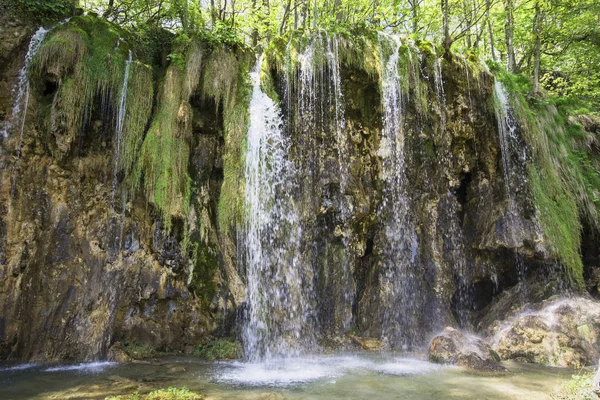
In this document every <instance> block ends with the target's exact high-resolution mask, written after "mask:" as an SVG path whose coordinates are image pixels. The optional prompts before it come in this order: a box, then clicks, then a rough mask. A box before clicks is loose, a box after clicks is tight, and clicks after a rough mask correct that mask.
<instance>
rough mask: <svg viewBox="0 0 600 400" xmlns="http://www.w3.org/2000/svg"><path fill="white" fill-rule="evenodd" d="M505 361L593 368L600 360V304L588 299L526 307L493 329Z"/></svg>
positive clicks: (576, 298)
mask: <svg viewBox="0 0 600 400" xmlns="http://www.w3.org/2000/svg"><path fill="white" fill-rule="evenodd" d="M490 333H491V336H492V347H493V348H494V350H495V351H496V352H497V353H498V354H499V355H500V357H501V358H502V359H503V360H516V361H524V362H530V363H538V364H543V365H551V366H558V367H569V368H579V367H582V366H588V365H593V364H594V363H595V362H596V361H597V360H598V357H599V356H600V340H599V338H600V302H598V301H594V300H592V299H589V298H584V297H574V298H562V299H552V300H548V301H545V302H542V303H539V304H534V305H526V306H525V307H523V308H522V309H521V311H520V312H519V313H517V314H516V315H514V316H512V317H510V318H508V319H506V320H504V321H499V322H497V323H496V324H495V325H494V326H493V327H492V328H491V329H490Z"/></svg>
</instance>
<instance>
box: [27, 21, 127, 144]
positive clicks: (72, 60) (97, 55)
mask: <svg viewBox="0 0 600 400" xmlns="http://www.w3.org/2000/svg"><path fill="white" fill-rule="evenodd" d="M119 37H120V36H119V31H118V30H117V29H116V28H114V27H113V26H112V25H111V24H109V23H106V22H102V21H100V20H98V19H95V18H90V17H77V18H74V19H73V20H72V21H71V22H69V23H67V24H65V25H63V26H61V27H59V28H57V30H55V31H53V32H52V33H51V35H50V36H49V38H48V40H46V42H44V44H43V45H42V47H41V48H40V51H39V52H38V55H37V57H36V59H35V61H34V66H33V73H35V74H37V75H39V76H41V77H49V79H53V80H55V81H57V82H58V83H59V89H58V92H57V94H56V96H55V98H54V100H53V103H52V109H51V130H52V131H53V132H58V133H60V134H61V135H67V136H68V137H70V138H76V137H77V136H78V133H79V131H80V130H81V128H82V126H83V125H84V122H86V121H84V118H85V117H86V116H89V115H91V113H92V111H93V108H94V106H95V105H96V96H97V95H100V96H102V98H103V99H109V101H110V106H112V107H113V109H116V107H117V99H118V96H114V95H113V96H110V97H109V96H108V94H109V93H110V94H114V93H119V92H120V87H121V85H122V83H123V76H124V68H125V60H126V58H127V53H128V46H127V45H126V44H123V45H121V46H119V45H118V44H119ZM61 150H62V151H66V150H67V149H61Z"/></svg>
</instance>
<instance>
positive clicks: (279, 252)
mask: <svg viewBox="0 0 600 400" xmlns="http://www.w3.org/2000/svg"><path fill="white" fill-rule="evenodd" d="M262 60H263V56H261V57H260V58H259V60H258V62H257V64H256V66H255V67H254V69H253V70H252V72H251V74H250V78H251V81H252V97H251V99H250V126H249V128H248V136H247V140H248V149H247V152H246V165H245V175H246V190H245V200H246V207H247V210H246V212H247V214H246V238H245V249H246V251H245V256H246V264H247V266H246V270H247V272H246V274H247V317H246V320H245V324H244V329H243V342H244V350H245V356H246V358H247V359H248V360H250V361H258V360H269V359H273V358H277V357H289V356H297V355H299V354H301V352H302V349H306V348H312V347H314V342H315V339H314V326H313V325H314V321H313V318H312V315H314V306H313V304H312V302H311V301H310V300H309V299H310V296H311V294H312V292H313V291H314V288H313V286H312V283H311V280H310V279H307V278H308V277H309V276H310V275H311V274H310V273H306V272H307V271H305V269H306V268H310V267H309V266H307V265H304V264H302V263H301V262H300V259H299V254H300V248H299V247H300V239H301V235H302V232H301V228H300V221H299V216H298V214H297V210H296V209H295V207H294V202H293V199H292V198H291V197H290V193H293V192H294V190H293V189H294V188H293V186H294V185H295V182H296V180H297V178H296V168H295V166H294V164H293V163H292V162H290V161H289V160H288V153H289V146H290V144H289V140H288V138H286V137H285V136H284V135H283V131H282V126H283V121H282V118H281V111H280V109H279V107H278V105H277V104H276V103H275V102H274V101H273V100H272V99H271V98H270V97H269V96H267V95H266V94H265V93H264V92H263V91H262V90H261V87H260V71H261V65H262Z"/></svg>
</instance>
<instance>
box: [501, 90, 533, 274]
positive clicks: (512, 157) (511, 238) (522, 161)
mask: <svg viewBox="0 0 600 400" xmlns="http://www.w3.org/2000/svg"><path fill="white" fill-rule="evenodd" d="M494 97H495V104H496V118H497V119H498V134H499V136H500V149H501V156H502V173H503V177H504V184H505V187H506V196H507V208H506V216H505V219H506V221H505V224H506V230H507V233H508V238H507V241H508V245H509V246H511V247H513V248H515V268H516V271H517V274H518V279H519V281H523V280H525V275H526V272H527V271H526V266H525V263H524V262H523V259H522V257H521V255H519V253H518V252H517V251H516V248H517V247H519V246H520V240H521V239H520V237H519V231H521V230H523V229H524V228H523V221H522V219H521V217H520V214H519V209H518V206H517V199H516V197H515V196H516V195H517V194H518V193H519V192H521V191H522V187H523V185H524V184H525V183H526V181H527V173H526V170H525V166H526V165H527V151H526V147H525V145H524V143H523V142H522V140H521V139H520V137H519V134H518V121H517V119H516V118H515V115H514V111H513V110H512V109H511V107H510V104H509V99H508V94H507V92H506V89H505V88H504V86H503V85H502V82H500V81H499V80H498V79H496V80H495V82H494Z"/></svg>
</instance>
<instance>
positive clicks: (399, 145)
mask: <svg viewBox="0 0 600 400" xmlns="http://www.w3.org/2000/svg"><path fill="white" fill-rule="evenodd" d="M379 45H380V53H381V92H382V102H383V132H382V137H381V143H380V148H379V152H378V154H379V155H380V156H381V158H382V159H383V171H382V172H383V179H384V182H385V187H384V190H383V199H382V205H381V209H380V211H379V213H380V215H381V216H382V217H383V222H384V224H385V231H384V235H385V238H384V240H383V246H384V248H383V258H384V259H383V265H382V272H381V275H380V288H381V289H380V290H381V301H382V307H381V309H382V314H383V315H382V321H381V322H382V338H383V339H384V341H386V342H387V343H389V344H391V345H394V346H396V345H401V346H410V345H411V344H412V343H413V342H414V340H415V339H417V335H418V330H417V322H418V318H419V316H420V312H419V309H420V305H419V301H420V300H419V297H420V290H419V286H418V280H417V278H418V275H417V270H416V267H417V266H416V263H417V251H418V239H417V235H416V232H415V228H414V227H413V226H412V224H411V222H410V204H409V197H408V195H407V181H406V174H405V159H404V129H403V113H404V104H403V99H402V87H401V82H400V76H399V72H398V61H399V50H400V45H401V43H400V39H399V38H398V37H396V36H388V35H384V34H380V35H379ZM390 52H391V53H390ZM387 53H390V54H389V55H388V54H387Z"/></svg>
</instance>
